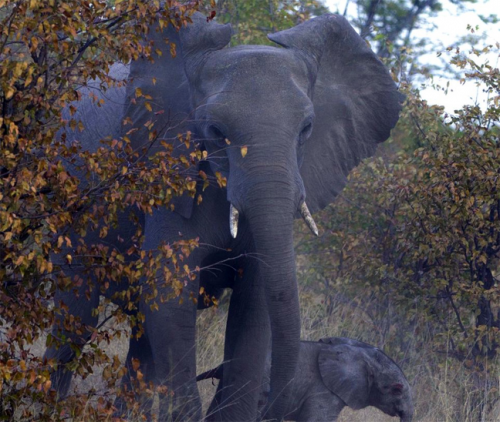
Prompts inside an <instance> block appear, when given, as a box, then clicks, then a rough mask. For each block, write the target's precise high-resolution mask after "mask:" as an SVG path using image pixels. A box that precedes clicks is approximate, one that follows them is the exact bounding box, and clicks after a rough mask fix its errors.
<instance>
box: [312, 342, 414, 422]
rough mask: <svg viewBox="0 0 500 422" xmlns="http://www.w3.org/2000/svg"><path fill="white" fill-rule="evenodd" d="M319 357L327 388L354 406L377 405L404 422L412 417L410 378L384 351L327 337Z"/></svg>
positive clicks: (361, 343)
mask: <svg viewBox="0 0 500 422" xmlns="http://www.w3.org/2000/svg"><path fill="white" fill-rule="evenodd" d="M320 342H321V343H326V344H329V345H331V347H325V348H324V349H323V350H322V351H321V352H320V354H319V356H318V364H319V369H320V373H321V377H322V378H323V382H324V383H325V385H326V387H327V388H328V389H329V390H330V391H332V392H333V393H334V394H335V395H337V396H338V397H340V399H341V400H342V401H343V402H344V403H345V404H346V405H347V406H349V407H351V408H352V409H362V408H364V407H367V406H374V407H376V408H378V409H380V410H382V411H383V412H384V413H386V414H388V415H390V416H399V417H400V418H401V421H402V422H410V421H411V420H412V417H413V411H414V408H413V402H412V398H411V391H410V386H409V384H408V381H407V380H406V378H405V376H404V374H403V372H402V371H401V369H400V368H399V367H398V365H397V364H396V363H395V362H394V361H393V360H392V359H391V358H389V357H388V356H387V355H385V354H384V353H383V352H382V351H381V350H379V349H377V348H376V347H373V346H370V345H369V344H366V343H363V342H360V341H356V340H352V339H347V338H339V337H335V338H327V339H321V340H320Z"/></svg>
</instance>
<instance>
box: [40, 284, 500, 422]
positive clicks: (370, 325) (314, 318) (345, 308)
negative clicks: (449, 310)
mask: <svg viewBox="0 0 500 422" xmlns="http://www.w3.org/2000/svg"><path fill="white" fill-rule="evenodd" d="M226 305H227V304H226ZM226 305H224V304H223V305H222V306H221V307H220V308H218V309H214V308H211V309H207V310H204V311H200V312H199V313H198V321H197V329H198V337H197V339H198V340H197V365H198V373H201V372H203V371H206V370H208V369H212V368H214V367H216V366H217V365H219V364H220V363H221V362H222V359H223V349H224V332H225V327H226V319H227V312H226V310H227V306H226ZM301 306H302V314H301V318H302V338H303V339H304V340H318V339H320V338H323V337H334V336H345V337H352V338H356V339H360V340H363V341H365V342H368V343H370V344H374V345H376V346H378V347H381V348H384V346H386V344H385V343H384V342H385V341H386V340H387V339H391V338H394V336H397V335H398V334H399V333H398V327H397V326H396V327H391V326H389V328H388V329H382V328H381V327H380V325H379V324H377V322H374V321H373V320H372V319H371V318H370V316H369V315H368V313H367V312H364V311H362V310H360V309H359V308H358V307H356V306H354V305H353V303H352V302H349V301H347V300H346V299H345V298H343V297H342V296H338V297H336V298H334V301H333V303H332V304H331V306H330V309H331V314H330V315H327V313H326V306H325V304H324V298H323V297H322V296H320V295H316V294H313V293H310V291H306V290H305V291H302V293H301ZM110 323H112V322H110ZM407 334H408V333H407ZM410 337H411V335H410ZM43 343H44V341H43V340H41V341H40V342H38V343H37V345H36V346H34V348H33V349H32V350H36V351H37V353H40V354H41V353H43V350H44V345H43ZM127 348H128V341H127V339H125V338H123V337H122V338H121V339H117V340H115V341H113V342H112V343H111V344H110V346H109V350H108V352H109V353H110V355H111V356H112V355H115V354H116V355H118V356H119V357H120V359H121V360H122V361H124V360H125V356H126V353H127ZM409 349H410V352H408V354H407V355H406V356H404V359H403V360H404V362H403V364H402V368H403V370H404V372H405V374H406V375H407V378H408V381H409V382H410V385H411V386H412V389H413V396H414V402H415V410H416V414H415V420H416V421H422V422H438V421H439V422H441V421H445V422H452V421H453V422H455V421H464V422H465V421H467V422H469V421H470V422H473V421H474V422H475V421H481V422H493V421H500V401H498V402H496V403H495V402H494V400H495V398H496V397H492V396H490V397H489V402H490V403H493V405H491V406H490V408H485V409H484V411H483V412H482V414H478V413H477V412H476V413H474V412H473V411H472V409H473V408H474V405H476V406H477V405H478V404H479V403H481V402H485V401H486V399H487V397H486V396H485V392H484V391H483V390H481V389H480V387H479V386H480V385H484V382H481V380H480V379H478V378H477V376H475V375H474V374H473V373H470V371H467V370H466V369H465V368H464V367H463V365H461V364H460V363H459V362H456V361H455V360H453V359H448V360H446V359H442V358H441V359H437V357H436V356H435V354H434V352H433V351H432V348H431V346H430V345H429V347H428V348H427V349H423V350H422V349H421V350H417V348H415V347H413V346H412V345H411V344H410V345H409ZM386 351H387V349H386ZM387 352H388V354H389V355H391V353H390V352H389V351H387ZM396 360H398V359H396ZM443 361H444V362H445V363H444V364H443V363H442V362H443ZM438 362H441V364H438ZM497 363H498V362H497ZM498 367H500V365H497V366H496V368H498ZM482 381H484V380H482ZM488 381H489V383H490V385H493V386H496V388H497V390H496V391H495V390H490V391H491V393H490V394H492V395H495V394H496V395H497V396H498V391H499V387H500V373H499V372H498V369H496V372H495V370H492V371H491V373H490V379H489V380H488ZM216 383H217V381H214V384H215V385H214V384H212V381H210V380H206V381H202V382H199V383H198V387H199V389H200V394H201V399H202V403H203V410H204V412H205V411H206V409H207V407H208V405H209V404H210V401H211V399H212V397H213V395H214V393H215V390H216ZM91 387H93V388H96V387H97V392H98V394H101V393H105V391H104V388H105V384H104V383H103V382H102V380H101V376H100V370H99V368H94V374H92V375H90V376H89V377H88V378H87V379H85V380H81V379H79V378H76V379H75V380H74V382H73V383H72V387H71V390H73V391H78V392H80V393H82V392H84V391H88V390H89V389H90V388H91ZM80 420H82V421H84V420H87V419H86V418H85V415H82V418H81V419H80ZM394 420H396V418H391V417H389V416H387V415H385V414H383V413H382V412H380V411H379V410H377V409H374V408H368V409H364V410H360V411H352V410H351V409H348V408H346V409H344V411H343V412H342V414H341V416H340V419H339V421H340V422H366V421H369V422H389V421H394Z"/></svg>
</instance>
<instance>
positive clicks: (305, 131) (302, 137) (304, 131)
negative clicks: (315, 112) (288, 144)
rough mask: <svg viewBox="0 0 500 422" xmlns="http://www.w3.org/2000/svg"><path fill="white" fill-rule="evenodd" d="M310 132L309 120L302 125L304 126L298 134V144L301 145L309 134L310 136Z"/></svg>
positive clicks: (310, 124)
mask: <svg viewBox="0 0 500 422" xmlns="http://www.w3.org/2000/svg"><path fill="white" fill-rule="evenodd" d="M311 132H312V123H311V122H309V123H307V124H306V125H305V126H304V128H303V129H302V131H301V132H300V135H299V144H300V145H303V144H304V142H305V141H306V140H307V138H309V136H311Z"/></svg>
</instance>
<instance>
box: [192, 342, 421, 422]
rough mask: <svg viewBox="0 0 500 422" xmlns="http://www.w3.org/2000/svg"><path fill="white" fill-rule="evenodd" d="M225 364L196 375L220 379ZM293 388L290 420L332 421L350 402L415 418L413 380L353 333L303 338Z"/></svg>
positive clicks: (407, 421) (265, 387)
mask: <svg viewBox="0 0 500 422" xmlns="http://www.w3.org/2000/svg"><path fill="white" fill-rule="evenodd" d="M270 358H271V356H270V354H269V355H268V360H267V361H266V372H265V374H264V380H263V383H262V389H261V392H260V395H259V409H262V410H263V409H265V408H266V405H267V402H268V397H269V372H270V369H271V359H270ZM224 367H225V364H222V365H220V366H219V367H218V368H216V369H213V370H211V371H207V372H204V373H203V374H200V375H199V376H198V377H197V380H198V381H201V380H204V379H210V378H217V379H221V378H222V376H223V372H224ZM291 391H292V400H291V404H290V407H289V408H288V409H287V411H286V412H285V419H286V420H289V421H325V422H326V421H330V422H334V421H336V420H337V418H338V416H339V414H340V412H341V410H342V409H343V408H344V407H346V406H348V407H351V408H352V409H356V410H357V409H363V408H365V407H368V406H374V407H376V408H378V409H380V410H381V411H382V412H384V413H386V414H388V415H390V416H399V417H400V420H401V422H411V420H412V417H413V412H414V408H413V401H412V397H411V390H410V385H409V384H408V381H407V380H406V377H405V376H404V374H403V372H402V371H401V369H400V368H399V367H398V365H397V364H396V363H395V362H394V361H393V360H392V359H391V358H389V357H388V356H387V355H386V354H384V353H383V352H382V351H381V350H380V349H377V348H376V347H374V346H371V345H369V344H366V343H363V342H360V341H357V340H353V339H350V338H343V337H333V338H325V339H321V340H319V342H315V341H302V342H301V343H300V353H299V362H298V365H297V370H296V372H295V378H294V380H293V382H292V388H291Z"/></svg>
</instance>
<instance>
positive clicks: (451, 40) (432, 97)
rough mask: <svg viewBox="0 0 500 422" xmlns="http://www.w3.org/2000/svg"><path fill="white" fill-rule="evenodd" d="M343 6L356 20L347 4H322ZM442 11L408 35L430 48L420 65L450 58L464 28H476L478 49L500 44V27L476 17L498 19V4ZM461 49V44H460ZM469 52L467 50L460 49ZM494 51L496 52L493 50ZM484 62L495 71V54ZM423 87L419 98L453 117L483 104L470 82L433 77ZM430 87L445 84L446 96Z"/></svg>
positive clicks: (446, 4)
mask: <svg viewBox="0 0 500 422" xmlns="http://www.w3.org/2000/svg"><path fill="white" fill-rule="evenodd" d="M346 3H348V8H347V17H348V18H349V16H356V12H357V11H356V6H355V4H354V3H353V2H352V1H349V0H324V4H325V5H326V6H327V7H329V8H330V10H332V11H336V10H337V9H338V10H340V11H341V12H343V11H344V9H345V6H346ZM442 3H443V11H442V12H439V13H438V14H437V15H436V16H435V17H431V18H430V19H428V20H427V22H426V23H425V24H424V26H422V27H421V28H418V29H417V30H415V31H414V32H413V33H412V36H413V37H414V38H415V37H416V38H418V39H421V38H427V39H430V40H431V41H432V43H433V44H434V48H433V50H432V51H431V52H430V53H429V54H426V55H424V56H422V57H421V60H420V62H421V63H429V64H436V65H439V64H440V60H441V59H442V58H443V57H448V58H451V55H450V53H447V52H446V48H447V47H449V46H453V45H456V44H457V43H459V42H460V37H461V36H463V35H465V34H467V33H468V31H467V25H472V26H473V27H476V26H477V27H478V30H476V31H475V36H477V37H482V38H483V40H482V41H481V43H482V44H481V45H487V44H495V43H497V42H500V24H487V23H485V22H483V21H482V20H481V18H480V17H479V15H483V16H484V15H486V16H488V15H491V14H495V13H496V14H497V15H500V0H478V3H477V4H469V5H467V6H465V8H464V9H460V8H459V7H458V6H456V5H453V4H451V3H450V1H449V0H443V1H442ZM462 45H463V44H462ZM462 49H463V50H469V49H468V48H466V47H465V48H462ZM438 51H441V52H443V53H444V54H443V55H442V56H441V58H438V57H437V52H438ZM497 51H498V50H497ZM484 58H485V60H488V61H489V64H490V65H492V66H493V67H499V65H500V60H499V58H498V53H497V54H493V53H491V54H488V55H486V56H485V57H484ZM424 82H425V84H426V85H425V87H424V86H421V94H422V97H423V98H425V99H426V100H427V101H428V102H429V103H431V104H438V105H443V106H444V107H445V109H446V111H447V112H449V113H453V111H454V110H455V109H457V108H460V107H461V106H462V105H464V104H471V103H476V102H477V103H478V104H480V105H484V104H485V103H486V98H487V97H486V95H485V94H484V93H483V92H482V90H481V88H478V87H477V86H476V85H475V83H474V82H467V83H466V84H465V85H461V84H460V83H459V81H458V80H456V79H455V78H454V77H453V76H452V75H451V74H449V75H446V74H445V75H443V77H435V78H434V80H433V81H430V80H428V81H424ZM432 82H434V84H437V85H440V86H442V87H445V86H446V85H447V83H448V82H449V89H448V92H447V93H445V92H443V91H442V90H441V91H438V90H435V89H433V88H432V87H431V85H432Z"/></svg>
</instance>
